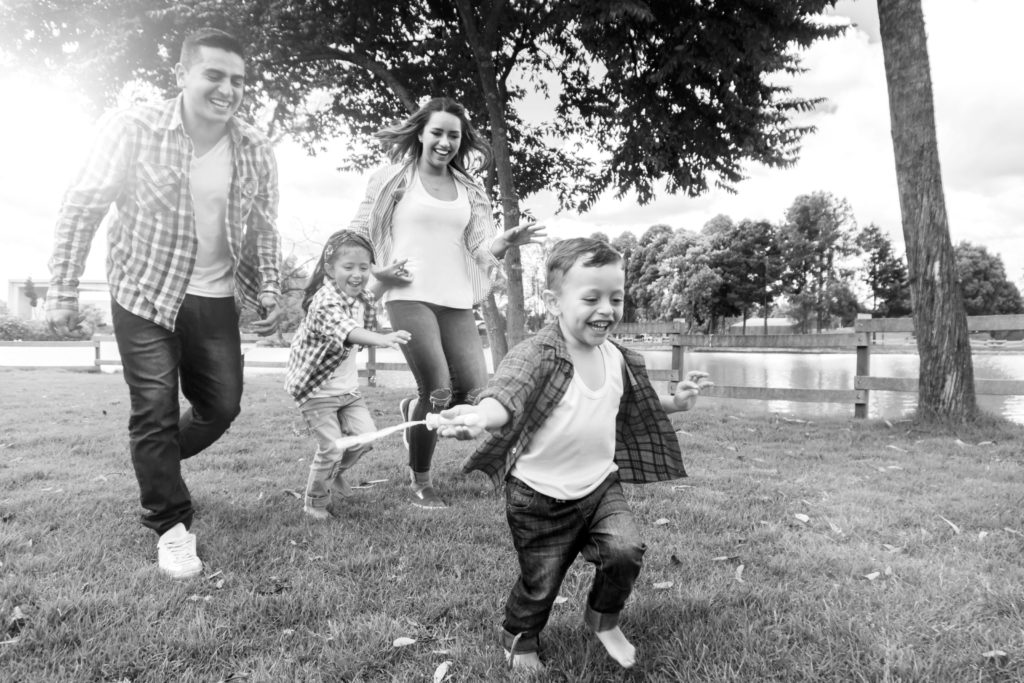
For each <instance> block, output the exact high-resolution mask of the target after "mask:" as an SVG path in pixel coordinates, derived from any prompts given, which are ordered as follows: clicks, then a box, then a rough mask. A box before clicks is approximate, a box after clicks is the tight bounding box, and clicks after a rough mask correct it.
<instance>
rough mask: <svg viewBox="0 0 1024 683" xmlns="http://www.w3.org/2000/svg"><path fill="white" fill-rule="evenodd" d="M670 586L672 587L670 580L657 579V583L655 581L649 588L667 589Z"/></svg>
mask: <svg viewBox="0 0 1024 683" xmlns="http://www.w3.org/2000/svg"><path fill="white" fill-rule="evenodd" d="M671 587H672V582H671V581H659V582H658V583H655V584H653V585H652V586H651V588H653V589H654V590H656V591H663V590H667V589H669V588H671Z"/></svg>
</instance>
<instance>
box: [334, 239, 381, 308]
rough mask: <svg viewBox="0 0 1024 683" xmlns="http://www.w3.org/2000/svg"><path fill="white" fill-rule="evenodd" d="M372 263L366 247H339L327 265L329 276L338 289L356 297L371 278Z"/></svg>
mask: <svg viewBox="0 0 1024 683" xmlns="http://www.w3.org/2000/svg"><path fill="white" fill-rule="evenodd" d="M370 264H371V260H370V252H368V251H367V250H366V249H363V248H362V247H355V246H343V247H339V248H338V251H336V252H335V253H334V256H333V257H332V258H331V262H330V263H329V264H328V266H327V277H329V278H331V279H332V280H334V282H335V283H337V285H338V289H340V290H341V291H343V292H345V294H348V295H349V296H353V297H354V296H356V295H357V294H359V292H361V291H363V288H364V287H366V283H367V281H369V279H370Z"/></svg>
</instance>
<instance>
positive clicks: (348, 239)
mask: <svg viewBox="0 0 1024 683" xmlns="http://www.w3.org/2000/svg"><path fill="white" fill-rule="evenodd" d="M344 247H359V248H360V249H365V250H366V251H367V252H369V254H370V263H374V262H375V261H374V260H373V245H372V244H370V240H368V239H366V238H365V237H363V236H362V235H360V234H359V233H357V232H354V231H352V230H339V231H338V232H336V233H334V234H333V235H331V236H330V237H328V238H327V242H326V243H325V244H324V250H323V251H322V252H321V253H320V258H319V260H317V262H316V267H315V268H314V269H313V274H312V275H310V276H309V282H308V283H307V284H306V293H305V294H304V295H303V297H302V310H303V311H308V310H309V302H310V301H312V300H313V295H314V294H316V293H317V291H318V290H319V289H320V288H321V287H322V286H323V284H324V280H325V279H326V277H327V266H328V264H330V263H332V262H333V261H334V258H335V256H337V254H338V252H340V251H341V250H342V249H343V248H344Z"/></svg>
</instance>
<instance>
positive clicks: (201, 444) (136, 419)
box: [110, 294, 242, 534]
mask: <svg viewBox="0 0 1024 683" xmlns="http://www.w3.org/2000/svg"><path fill="white" fill-rule="evenodd" d="M110 310H111V318H112V319H113V322H114V337H115V338H116V339H117V348H118V351H119V352H120V354H121V364H122V366H123V367H124V379H125V382H126V383H127V384H128V393H129V395H130V396H131V414H130V417H129V418H128V439H129V445H130V448H131V454H132V465H133V466H134V468H135V478H136V479H137V480H138V482H139V501H140V502H141V503H142V507H143V508H145V509H146V511H147V512H146V513H145V514H144V515H143V517H142V524H143V525H144V526H147V527H149V528H150V529H152V530H153V531H155V532H157V533H158V534H162V533H164V532H165V531H167V530H168V529H170V528H171V527H172V526H174V525H175V524H177V523H179V522H180V523H182V524H184V525H185V528H188V527H190V526H192V514H193V511H192V498H191V496H190V495H189V492H188V487H187V486H185V481H184V480H183V479H182V478H181V461H182V460H184V459H185V458H190V457H192V456H193V455H195V454H196V453H199V452H200V451H201V450H203V449H204V448H206V447H207V446H209V445H210V444H212V443H213V442H214V441H216V440H217V439H218V438H219V437H220V435H221V434H223V433H224V432H225V431H226V430H227V428H228V427H229V426H230V425H231V421H232V420H234V419H235V417H236V416H237V415H238V413H239V411H240V410H241V408H240V403H241V399H242V345H241V339H240V336H239V332H238V309H237V308H236V306H235V300H234V298H231V297H227V298H210V297H201V296H193V295H191V294H187V295H185V300H184V302H183V303H182V304H181V309H180V310H179V311H178V317H177V318H176V319H175V327H174V331H173V332H172V331H170V330H168V329H166V328H164V327H161V326H160V325H157V324H156V323H154V322H152V321H149V320H146V319H145V318H142V317H139V316H137V315H135V314H133V313H129V312H128V311H127V310H125V309H124V308H122V307H121V306H120V305H118V303H117V302H116V301H112V302H111V304H110ZM179 387H180V388H181V393H182V394H184V396H185V398H186V399H187V400H188V402H189V404H190V407H189V408H188V409H187V410H186V411H185V412H181V411H180V407H179V405H178V389H179Z"/></svg>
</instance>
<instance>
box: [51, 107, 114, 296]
mask: <svg viewBox="0 0 1024 683" xmlns="http://www.w3.org/2000/svg"><path fill="white" fill-rule="evenodd" d="M131 139H132V136H131V134H130V131H129V130H128V129H127V126H126V125H125V123H124V119H123V117H121V116H118V115H117V112H115V113H114V114H113V115H108V116H107V117H105V118H104V119H102V120H101V122H100V124H99V126H98V130H97V134H96V136H95V142H94V143H93V146H92V148H91V149H90V150H89V153H88V156H87V157H86V160H85V163H84V164H83V165H82V166H81V168H80V169H79V171H78V173H77V175H76V176H75V178H74V180H73V181H72V183H71V186H70V187H69V188H68V190H67V192H65V193H64V199H63V201H62V203H61V209H60V215H59V217H58V219H57V226H56V229H55V235H54V248H53V253H52V254H51V256H50V260H49V267H50V286H49V288H48V289H47V292H46V309H47V310H72V311H77V310H78V281H79V278H80V277H81V275H82V272H83V271H84V270H85V261H86V259H87V258H88V256H89V249H90V247H91V246H92V240H93V238H94V237H95V235H96V231H97V229H99V226H100V223H102V222H103V218H104V216H106V215H107V211H109V209H110V205H111V204H113V203H114V200H115V199H116V198H117V195H118V193H119V192H120V191H121V189H122V187H123V184H124V180H125V175H126V173H127V168H128V161H127V159H128V156H129V154H130V149H131V146H132V142H131Z"/></svg>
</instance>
